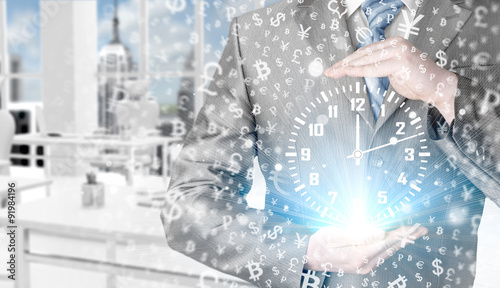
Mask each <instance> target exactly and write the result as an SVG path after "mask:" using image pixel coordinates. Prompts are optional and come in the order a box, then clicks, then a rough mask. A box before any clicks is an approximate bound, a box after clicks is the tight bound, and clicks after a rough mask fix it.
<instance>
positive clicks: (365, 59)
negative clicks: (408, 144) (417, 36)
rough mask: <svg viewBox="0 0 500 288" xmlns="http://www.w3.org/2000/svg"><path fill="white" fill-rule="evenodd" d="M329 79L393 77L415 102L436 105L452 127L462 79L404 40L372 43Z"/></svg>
mask: <svg viewBox="0 0 500 288" xmlns="http://www.w3.org/2000/svg"><path fill="white" fill-rule="evenodd" d="M325 76H328V77H331V78H334V79H337V78H342V77H345V76H351V77H389V81H390V82H391V85H392V87H394V89H395V90H396V91H397V92H398V93H399V94H401V95H403V96H404V97H406V98H408V99H412V100H422V101H424V102H427V103H430V104H432V105H434V106H435V107H436V108H437V109H438V110H439V111H440V112H441V114H442V115H443V117H444V118H445V119H446V121H447V122H448V124H451V122H452V121H453V119H454V118H455V109H454V108H455V107H454V103H455V99H454V98H455V92H456V89H457V83H458V77H457V75H455V73H453V72H450V71H448V70H446V69H444V68H442V67H440V66H438V65H437V64H436V63H434V62H433V61H432V59H429V58H428V54H427V53H423V52H422V51H420V50H419V49H418V48H416V47H415V46H413V45H412V44H411V43H410V42H408V41H407V40H406V39H404V38H402V37H391V38H388V39H386V40H384V41H380V42H376V43H372V44H370V45H367V46H365V47H363V48H360V49H358V50H357V51H356V52H354V53H352V54H351V55H349V56H347V57H346V58H344V59H343V60H341V61H339V62H337V63H335V64H334V65H333V66H332V67H330V68H329V69H327V70H325Z"/></svg>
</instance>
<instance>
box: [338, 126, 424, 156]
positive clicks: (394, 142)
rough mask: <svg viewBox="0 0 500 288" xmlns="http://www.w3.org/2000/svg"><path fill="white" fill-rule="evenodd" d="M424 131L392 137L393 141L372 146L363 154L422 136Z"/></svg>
mask: <svg viewBox="0 0 500 288" xmlns="http://www.w3.org/2000/svg"><path fill="white" fill-rule="evenodd" d="M423 134H424V132H421V133H418V134H416V135H413V136H408V137H406V138H403V139H399V140H397V139H396V138H392V139H391V141H390V142H389V143H387V144H384V145H380V146H377V147H373V148H370V149H368V150H365V151H361V152H362V153H363V154H366V153H368V152H372V151H375V150H378V149H381V148H384V147H387V146H391V145H396V144H398V143H399V142H403V141H406V140H409V139H412V138H415V137H418V136H421V135H423ZM353 157H354V156H353V155H349V156H347V158H348V159H349V158H353Z"/></svg>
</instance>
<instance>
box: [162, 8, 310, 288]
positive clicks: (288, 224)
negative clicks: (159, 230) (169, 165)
mask: <svg viewBox="0 0 500 288" xmlns="http://www.w3.org/2000/svg"><path fill="white" fill-rule="evenodd" d="M237 21H238V20H237V18H234V19H233V21H232V23H231V31H230V33H229V38H228V42H227V44H226V47H225V49H224V52H223V54H222V57H221V60H220V62H219V66H220V67H218V69H217V70H216V72H215V74H214V77H213V80H212V82H211V83H210V85H209V86H208V88H207V89H206V90H205V91H204V92H205V104H204V106H203V107H202V109H201V111H200V113H199V115H198V117H197V119H196V122H195V125H194V127H193V129H192V130H191V131H190V133H189V134H188V136H187V138H186V140H185V143H184V147H183V149H182V151H181V153H180V155H179V156H178V158H177V160H176V163H175V165H174V168H173V172H172V178H171V182H170V185H169V188H168V191H167V193H166V201H165V206H164V207H163V209H162V212H161V219H162V222H163V226H164V229H165V234H166V238H167V242H168V245H169V246H170V247H171V248H172V249H174V250H176V251H179V252H181V253H183V254H185V255H187V256H189V257H191V258H193V259H195V260H197V261H200V262H202V263H204V264H205V265H207V266H209V267H211V268H214V269H217V270H219V271H222V272H224V273H227V274H230V275H233V276H236V277H239V278H241V279H243V280H245V281H248V282H250V283H252V284H254V285H257V286H259V287H271V286H269V285H274V287H299V283H300V278H301V272H302V266H303V259H304V255H305V253H306V246H307V241H306V242H305V243H298V244H295V243H294V239H296V238H297V236H296V234H297V233H299V235H300V234H302V233H306V232H304V231H308V230H307V229H306V228H305V227H304V225H300V224H295V223H294V221H289V220H290V219H287V218H286V217H284V216H283V215H281V216H278V213H274V212H273V211H272V210H270V209H267V208H266V209H265V210H256V209H252V208H250V207H248V205H247V203H246V200H245V196H246V195H247V194H248V192H249V190H250V188H251V184H252V179H251V178H252V177H249V175H250V172H249V171H250V170H252V169H253V167H252V164H253V159H254V156H255V153H256V150H255V149H256V148H255V142H256V140H257V138H256V137H257V136H256V134H257V133H255V132H254V131H255V125H256V124H255V119H254V117H253V115H252V113H251V110H252V108H251V104H250V101H249V98H248V93H247V89H246V84H245V75H244V68H245V60H244V59H243V58H242V55H240V46H239V41H238V27H239V25H238V23H237ZM197 92H198V91H197Z"/></svg>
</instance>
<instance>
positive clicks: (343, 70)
mask: <svg viewBox="0 0 500 288" xmlns="http://www.w3.org/2000/svg"><path fill="white" fill-rule="evenodd" d="M399 64H400V63H398V60H397V59H396V58H390V59H388V60H385V61H381V62H376V63H372V64H367V65H363V66H346V67H340V68H337V69H335V70H333V71H332V72H331V74H329V76H330V77H332V78H334V79H338V78H342V77H345V76H350V77H386V76H392V75H394V74H396V73H397V72H398V71H400V70H401V66H400V65H399Z"/></svg>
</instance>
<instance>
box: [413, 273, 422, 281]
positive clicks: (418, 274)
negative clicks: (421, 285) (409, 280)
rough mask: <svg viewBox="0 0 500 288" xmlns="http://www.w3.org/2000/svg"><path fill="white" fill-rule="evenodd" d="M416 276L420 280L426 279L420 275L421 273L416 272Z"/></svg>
mask: <svg viewBox="0 0 500 288" xmlns="http://www.w3.org/2000/svg"><path fill="white" fill-rule="evenodd" d="M415 278H417V281H418V282H422V279H424V278H423V277H422V276H420V273H417V274H415Z"/></svg>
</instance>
